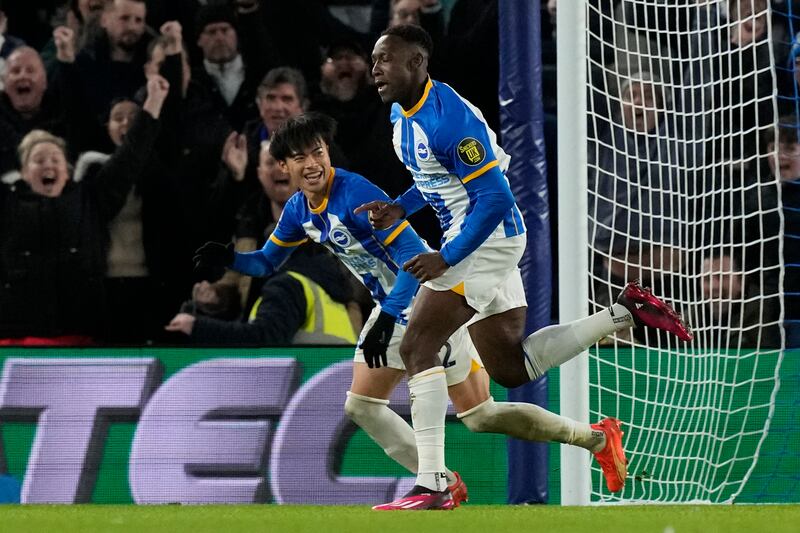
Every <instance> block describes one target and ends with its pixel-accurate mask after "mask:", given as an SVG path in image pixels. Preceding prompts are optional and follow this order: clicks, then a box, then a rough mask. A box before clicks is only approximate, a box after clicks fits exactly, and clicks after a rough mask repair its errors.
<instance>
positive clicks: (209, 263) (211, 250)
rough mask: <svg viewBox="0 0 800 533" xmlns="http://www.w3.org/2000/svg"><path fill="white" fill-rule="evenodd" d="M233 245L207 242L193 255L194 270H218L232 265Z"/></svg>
mask: <svg viewBox="0 0 800 533" xmlns="http://www.w3.org/2000/svg"><path fill="white" fill-rule="evenodd" d="M234 257H235V253H234V251H233V243H232V242H231V243H228V244H222V243H220V242H211V241H209V242H207V243H205V244H204V245H203V246H201V247H200V248H198V249H197V251H196V252H195V253H194V258H192V261H194V268H195V269H200V268H219V267H229V266H231V265H233V259H234Z"/></svg>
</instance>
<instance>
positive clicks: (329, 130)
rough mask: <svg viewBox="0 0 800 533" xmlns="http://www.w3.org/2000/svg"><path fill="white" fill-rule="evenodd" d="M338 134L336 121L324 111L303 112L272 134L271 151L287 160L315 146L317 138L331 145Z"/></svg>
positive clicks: (281, 159) (275, 155) (276, 156)
mask: <svg viewBox="0 0 800 533" xmlns="http://www.w3.org/2000/svg"><path fill="white" fill-rule="evenodd" d="M334 135H336V121H335V120H334V119H332V118H331V117H329V116H328V115H323V114H322V113H315V112H313V111H312V112H309V113H303V114H302V115H297V116H296V117H292V118H290V119H289V120H287V121H286V122H284V123H283V124H282V125H281V126H280V127H279V128H278V129H277V131H275V133H273V134H272V139H271V141H272V143H271V144H270V145H269V153H270V154H272V157H274V158H275V159H277V160H278V161H286V159H288V158H289V157H291V156H292V155H293V154H298V153H301V152H303V151H305V150H307V149H308V148H310V147H312V146H314V144H315V143H316V142H317V140H319V139H322V141H323V142H324V143H325V144H327V145H328V146H330V144H331V143H332V142H333V136H334Z"/></svg>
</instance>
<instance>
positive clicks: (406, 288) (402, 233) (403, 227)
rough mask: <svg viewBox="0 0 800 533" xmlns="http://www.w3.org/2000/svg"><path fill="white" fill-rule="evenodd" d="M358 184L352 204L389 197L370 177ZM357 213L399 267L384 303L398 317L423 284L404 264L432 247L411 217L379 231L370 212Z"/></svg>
mask: <svg viewBox="0 0 800 533" xmlns="http://www.w3.org/2000/svg"><path fill="white" fill-rule="evenodd" d="M355 183H357V185H355V184H354V186H353V187H350V190H349V193H350V195H351V196H350V198H349V202H350V205H351V206H357V205H361V204H363V203H366V202H370V201H372V200H383V201H386V200H387V199H388V196H387V195H386V193H385V192H383V191H382V190H381V189H380V188H379V187H378V186H376V185H374V184H372V183H370V182H369V181H367V180H366V179H361V180H358V181H357V182H355ZM354 216H355V218H356V223H357V224H358V225H359V226H361V227H363V228H365V229H367V230H368V231H371V232H372V233H373V235H374V236H375V238H376V240H377V241H378V242H379V243H380V244H381V245H382V246H383V247H384V248H385V249H386V250H387V252H388V254H389V257H391V259H392V261H394V263H395V264H397V266H398V272H397V280H396V281H395V284H394V287H393V288H392V291H391V292H390V293H389V294H388V295H387V296H386V298H385V299H384V300H383V302H381V309H382V310H383V311H385V312H386V313H388V314H390V315H392V316H398V315H400V313H402V312H403V310H404V309H406V308H407V307H408V306H409V305H410V304H411V300H412V299H413V298H414V295H415V294H416V293H417V288H418V287H419V282H418V281H417V279H416V278H414V276H412V275H411V274H409V273H408V272H404V271H403V269H402V268H403V264H404V263H405V262H406V261H408V260H409V259H411V258H412V257H414V256H416V255H417V254H421V253H424V252H427V251H428V249H427V248H426V247H425V245H424V244H423V243H422V240H421V239H420V238H419V236H418V235H417V232H416V231H414V228H412V227H411V224H410V223H409V222H408V221H407V220H400V221H398V222H397V223H396V224H394V225H393V226H391V227H389V228H387V229H383V230H376V229H374V228H373V227H372V225H371V224H370V223H369V218H368V216H367V213H360V214H358V215H354Z"/></svg>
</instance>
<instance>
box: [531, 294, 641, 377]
mask: <svg viewBox="0 0 800 533" xmlns="http://www.w3.org/2000/svg"><path fill="white" fill-rule="evenodd" d="M633 325H634V322H633V316H632V315H631V312H630V311H628V309H627V308H626V307H625V306H624V305H621V304H616V303H615V304H614V305H612V306H611V307H609V308H607V309H603V310H602V311H600V312H598V313H595V314H593V315H592V316H588V317H586V318H581V319H579V320H575V321H572V322H568V323H566V324H555V325H553V326H547V327H546V328H542V329H540V330H539V331H536V332H534V333H533V334H532V335H530V336H529V337H528V338H527V339H525V340H524V341H522V349H523V350H525V354H526V355H527V357H526V358H525V369H526V370H527V371H528V376H529V377H530V378H531V381H532V380H534V379H536V378H538V377H540V376H542V375H543V374H544V373H545V372H547V371H548V370H550V369H551V368H555V367H557V366H560V365H561V364H563V363H565V362H567V361H569V360H570V359H572V358H573V357H575V356H576V355H578V354H579V353H581V352H583V351H585V350H586V349H587V348H589V346H591V345H593V344H594V343H596V342H597V341H599V340H600V339H602V338H603V337H607V336H608V335H611V334H612V333H614V332H616V331H619V330H622V329H628V328H630V327H633Z"/></svg>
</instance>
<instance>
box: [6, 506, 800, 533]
mask: <svg viewBox="0 0 800 533" xmlns="http://www.w3.org/2000/svg"><path fill="white" fill-rule="evenodd" d="M798 524H800V505H716V506H709V505H679V506H677V505H670V506H661V505H648V506H607V507H581V508H578V507H558V506H513V507H512V506H502V505H465V506H462V507H461V508H459V509H456V510H455V511H450V512H447V511H440V512H434V511H430V512H424V511H422V512H413V511H409V512H400V511H394V512H377V511H372V510H370V509H369V508H368V507H364V506H358V507H356V506H329V507H324V506H308V505H302V506H301V505H297V506H289V505H286V506H277V505H247V506H233V505H225V506H207V505H203V506H178V505H163V506H132V505H124V506H123V505H47V506H44V505H42V506H39V505H23V506H13V505H11V506H2V507H0V531H2V532H14V533H22V532H28V531H31V532H39V531H45V532H56V531H57V532H59V533H67V532H73V531H76V532H77V531H80V532H95V531H102V532H118V531H124V532H128V531H130V532H137V533H138V532H162V531H163V532H174V531H188V532H192V533H204V532H215V533H216V532H225V533H227V532H231V533H234V532H239V531H242V532H244V531H247V532H250V531H269V532H293V531H309V532H312V531H313V532H319V533H332V532H337V531H347V532H362V531H365V532H372V531H375V532H379V533H394V532H397V533H410V532H411V533H420V532H425V531H437V532H443V531H457V532H459V533H465V532H472V531H475V532H481V533H493V532H501V533H512V532H516V531H520V532H522V531H536V532H547V531H554V532H559V533H562V532H563V533H570V532H573V531H574V532H577V531H581V532H583V531H589V532H593V533H596V532H603V531H613V532H618V533H621V532H638V533H646V532H658V533H683V532H702V533H714V532H720V533H721V532H726V533H727V532H732V531H734V532H735V531H746V532H751V531H753V532H755V531H765V532H768V533H781V532H784V531H785V532H797V531H798Z"/></svg>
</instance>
